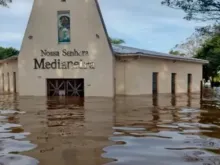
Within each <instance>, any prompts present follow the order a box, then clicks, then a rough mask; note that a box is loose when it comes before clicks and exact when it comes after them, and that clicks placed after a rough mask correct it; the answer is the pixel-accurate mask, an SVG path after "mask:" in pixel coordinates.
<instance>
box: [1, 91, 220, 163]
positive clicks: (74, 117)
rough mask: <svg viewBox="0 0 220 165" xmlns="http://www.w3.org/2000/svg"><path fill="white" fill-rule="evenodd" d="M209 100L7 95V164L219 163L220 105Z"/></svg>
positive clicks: (4, 123)
mask: <svg viewBox="0 0 220 165" xmlns="http://www.w3.org/2000/svg"><path fill="white" fill-rule="evenodd" d="M207 96H208V97H207V98H208V100H206V101H203V102H200V96H199V95H197V94H194V95H191V96H188V95H177V96H175V97H174V96H170V95H159V96H157V97H153V98H152V97H151V96H138V97H116V98H115V99H109V98H86V99H85V100H80V99H78V100H77V99H75V98H59V97H57V98H47V97H18V96H15V95H0V165H38V164H39V165H220V156H219V154H220V108H219V105H220V104H218V97H216V96H215V97H214V98H212V97H211V95H210V94H209V95H207ZM219 103H220V102H219Z"/></svg>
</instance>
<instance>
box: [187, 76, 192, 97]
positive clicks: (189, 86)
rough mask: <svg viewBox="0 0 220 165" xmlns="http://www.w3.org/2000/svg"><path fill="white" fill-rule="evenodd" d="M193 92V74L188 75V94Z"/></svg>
mask: <svg viewBox="0 0 220 165" xmlns="http://www.w3.org/2000/svg"><path fill="white" fill-rule="evenodd" d="M191 91H192V74H188V76H187V92H188V93H191Z"/></svg>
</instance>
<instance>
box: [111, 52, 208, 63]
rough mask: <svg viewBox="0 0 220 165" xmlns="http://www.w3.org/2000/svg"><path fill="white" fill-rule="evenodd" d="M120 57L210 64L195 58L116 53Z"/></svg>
mask: <svg viewBox="0 0 220 165" xmlns="http://www.w3.org/2000/svg"><path fill="white" fill-rule="evenodd" d="M115 55H116V56H118V57H134V56H139V57H149V58H157V59H167V60H176V61H184V62H193V63H200V64H208V63H209V62H208V61H207V60H201V59H195V58H181V57H178V58H177V57H175V56H174V57H167V56H161V55H150V54H136V53H135V54H132V53H115Z"/></svg>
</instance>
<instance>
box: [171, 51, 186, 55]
mask: <svg viewBox="0 0 220 165" xmlns="http://www.w3.org/2000/svg"><path fill="white" fill-rule="evenodd" d="M169 54H172V55H178V56H185V54H184V53H181V52H179V51H177V50H171V51H170V52H169Z"/></svg>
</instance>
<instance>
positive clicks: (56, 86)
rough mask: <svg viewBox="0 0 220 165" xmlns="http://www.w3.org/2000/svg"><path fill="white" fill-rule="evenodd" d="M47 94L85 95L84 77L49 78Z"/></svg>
mask: <svg viewBox="0 0 220 165" xmlns="http://www.w3.org/2000/svg"><path fill="white" fill-rule="evenodd" d="M47 96H76V97H84V79H47Z"/></svg>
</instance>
